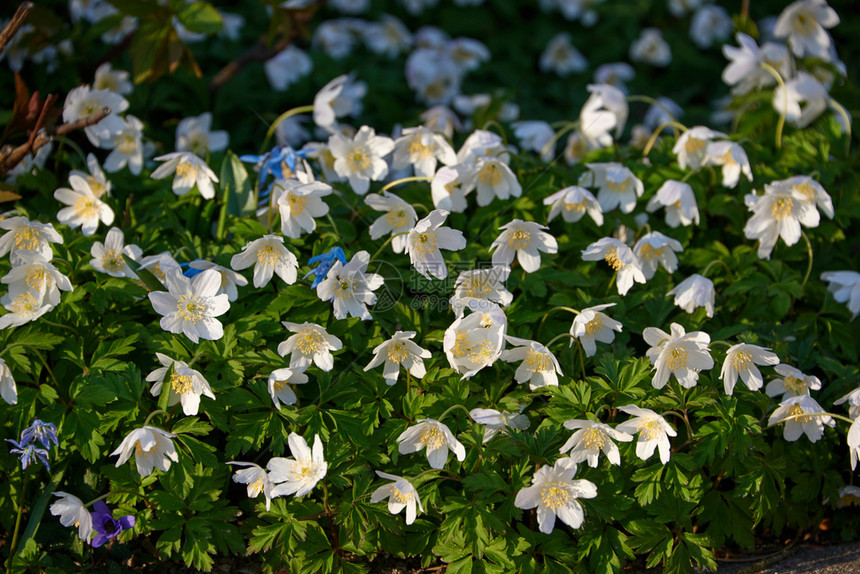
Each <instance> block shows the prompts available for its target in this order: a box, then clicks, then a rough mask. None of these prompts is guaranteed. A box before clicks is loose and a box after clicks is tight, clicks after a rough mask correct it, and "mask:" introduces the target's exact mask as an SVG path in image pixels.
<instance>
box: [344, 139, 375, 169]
mask: <svg viewBox="0 0 860 574" xmlns="http://www.w3.org/2000/svg"><path fill="white" fill-rule="evenodd" d="M346 163H347V165H349V170H350V171H353V172H356V171H364V170H365V169H367V168H368V167H370V149H368V147H367V146H366V145H362V144H359V145H356V146H354V147H353V148H352V151H351V152H349V153H348V154H347V156H346Z"/></svg>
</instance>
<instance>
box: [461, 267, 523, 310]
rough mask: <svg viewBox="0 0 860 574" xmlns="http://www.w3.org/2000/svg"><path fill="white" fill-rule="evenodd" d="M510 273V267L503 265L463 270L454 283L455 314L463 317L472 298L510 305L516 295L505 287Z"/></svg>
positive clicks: (505, 305) (504, 305) (503, 305)
mask: <svg viewBox="0 0 860 574" xmlns="http://www.w3.org/2000/svg"><path fill="white" fill-rule="evenodd" d="M510 273H511V268H510V267H505V266H501V265H494V266H493V267H489V268H486V269H471V270H469V271H463V272H461V273H460V274H459V275H458V276H457V281H456V282H455V283H454V294H453V295H452V296H451V307H453V308H454V314H455V315H457V317H462V316H463V309H464V308H465V306H466V303H467V302H468V301H469V300H472V299H484V300H486V301H492V302H493V303H496V304H498V305H501V306H502V307H507V306H508V305H510V304H511V302H512V301H513V300H514V295H513V294H512V293H511V292H510V291H508V290H507V289H505V285H504V282H505V281H507V279H508V275H510Z"/></svg>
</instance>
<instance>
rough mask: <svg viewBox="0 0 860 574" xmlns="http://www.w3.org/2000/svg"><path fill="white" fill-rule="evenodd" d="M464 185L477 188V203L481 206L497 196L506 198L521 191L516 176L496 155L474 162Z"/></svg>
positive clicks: (468, 187)
mask: <svg viewBox="0 0 860 574" xmlns="http://www.w3.org/2000/svg"><path fill="white" fill-rule="evenodd" d="M466 187H467V189H469V190H471V188H474V189H475V190H477V193H476V195H477V200H478V205H480V206H481V207H483V206H485V205H489V204H490V203H491V202H492V201H493V199H495V198H497V197H498V198H499V199H502V200H506V199H510V198H511V197H520V196H521V195H522V193H523V187H522V186H521V185H520V182H519V181H517V176H516V175H514V172H513V171H511V168H510V167H508V165H507V164H506V163H505V162H504V161H502V160H501V159H500V158H498V157H483V158H479V159H478V160H477V161H476V162H475V164H474V167H473V169H472V171H471V178H470V179H469V183H468V185H467V186H466Z"/></svg>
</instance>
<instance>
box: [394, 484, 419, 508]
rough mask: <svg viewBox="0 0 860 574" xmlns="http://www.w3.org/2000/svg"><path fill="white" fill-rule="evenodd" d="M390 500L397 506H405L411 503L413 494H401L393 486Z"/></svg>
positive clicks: (409, 492) (400, 491) (407, 492)
mask: <svg viewBox="0 0 860 574" xmlns="http://www.w3.org/2000/svg"><path fill="white" fill-rule="evenodd" d="M391 498H392V499H393V500H394V502H397V503H398V504H406V503H408V502H412V500H413V499H414V498H415V493H413V492H412V491H411V490H408V491H406V492H403V491H402V490H400V489H399V488H397V487H396V486H395V487H394V489H392V491H391Z"/></svg>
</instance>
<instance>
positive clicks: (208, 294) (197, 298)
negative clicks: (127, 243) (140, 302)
mask: <svg viewBox="0 0 860 574" xmlns="http://www.w3.org/2000/svg"><path fill="white" fill-rule="evenodd" d="M165 283H166V286H167V291H152V292H150V293H149V295H148V296H149V300H150V302H151V303H152V308H153V309H154V310H155V312H156V313H158V314H159V315H163V317H162V318H161V322H160V325H161V328H162V329H164V330H165V331H167V332H169V333H184V334H185V336H186V337H188V338H189V339H191V340H192V341H194V342H195V343H197V342H198V341H199V340H200V339H201V338H202V339H207V340H209V341H216V340H218V339H220V338H221V337H223V336H224V328H223V327H222V326H221V322H220V321H218V319H216V318H215V317H218V316H221V315H223V314H224V313H226V312H227V310H229V309H230V302H229V301H228V300H227V295H226V294H224V293H222V294H220V295H218V290H219V289H220V287H221V274H220V273H218V272H217V271H214V270H212V269H209V270H206V271H204V272H202V273H199V274H197V275H195V276H194V278H193V279H189V278H188V277H186V276H185V275H182V274H179V273H171V274H168V275H167V276H166V278H165Z"/></svg>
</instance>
